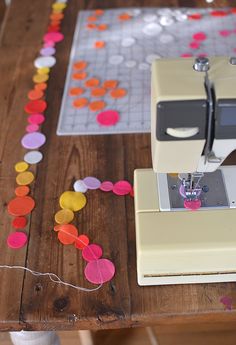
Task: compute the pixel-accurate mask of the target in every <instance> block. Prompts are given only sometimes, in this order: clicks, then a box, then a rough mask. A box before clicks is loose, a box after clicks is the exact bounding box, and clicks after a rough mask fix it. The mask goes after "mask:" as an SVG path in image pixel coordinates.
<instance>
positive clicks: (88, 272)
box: [84, 259, 115, 284]
mask: <svg viewBox="0 0 236 345" xmlns="http://www.w3.org/2000/svg"><path fill="white" fill-rule="evenodd" d="M84 274H85V277H86V279H87V280H88V281H89V282H90V283H93V284H103V283H106V282H108V281H110V280H111V279H112V278H113V277H114V274H115V266H114V264H113V263H112V262H111V261H110V260H108V259H99V260H96V261H90V262H89V263H88V264H87V266H86V267H85V270H84Z"/></svg>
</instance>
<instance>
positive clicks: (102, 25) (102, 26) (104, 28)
mask: <svg viewBox="0 0 236 345" xmlns="http://www.w3.org/2000/svg"><path fill="white" fill-rule="evenodd" d="M97 29H98V31H105V30H107V29H108V25H107V24H99V25H98V26H97Z"/></svg>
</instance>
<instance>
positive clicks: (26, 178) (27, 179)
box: [16, 171, 34, 186]
mask: <svg viewBox="0 0 236 345" xmlns="http://www.w3.org/2000/svg"><path fill="white" fill-rule="evenodd" d="M32 181H34V174H33V173H32V172H31V171H24V172H21V173H20V174H18V175H17V176H16V183H17V184H18V185H20V186H25V185H27V184H30V183H31V182H32Z"/></svg>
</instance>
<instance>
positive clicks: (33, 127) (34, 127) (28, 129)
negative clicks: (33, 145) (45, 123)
mask: <svg viewBox="0 0 236 345" xmlns="http://www.w3.org/2000/svg"><path fill="white" fill-rule="evenodd" d="M25 129H26V132H28V133H32V132H37V130H38V129H39V125H36V124H31V125H28V126H26V128H25Z"/></svg>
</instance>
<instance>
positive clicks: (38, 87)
mask: <svg viewBox="0 0 236 345" xmlns="http://www.w3.org/2000/svg"><path fill="white" fill-rule="evenodd" d="M34 88H35V90H42V91H43V90H46V88H47V84H46V83H39V84H36V85H35V86H34Z"/></svg>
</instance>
